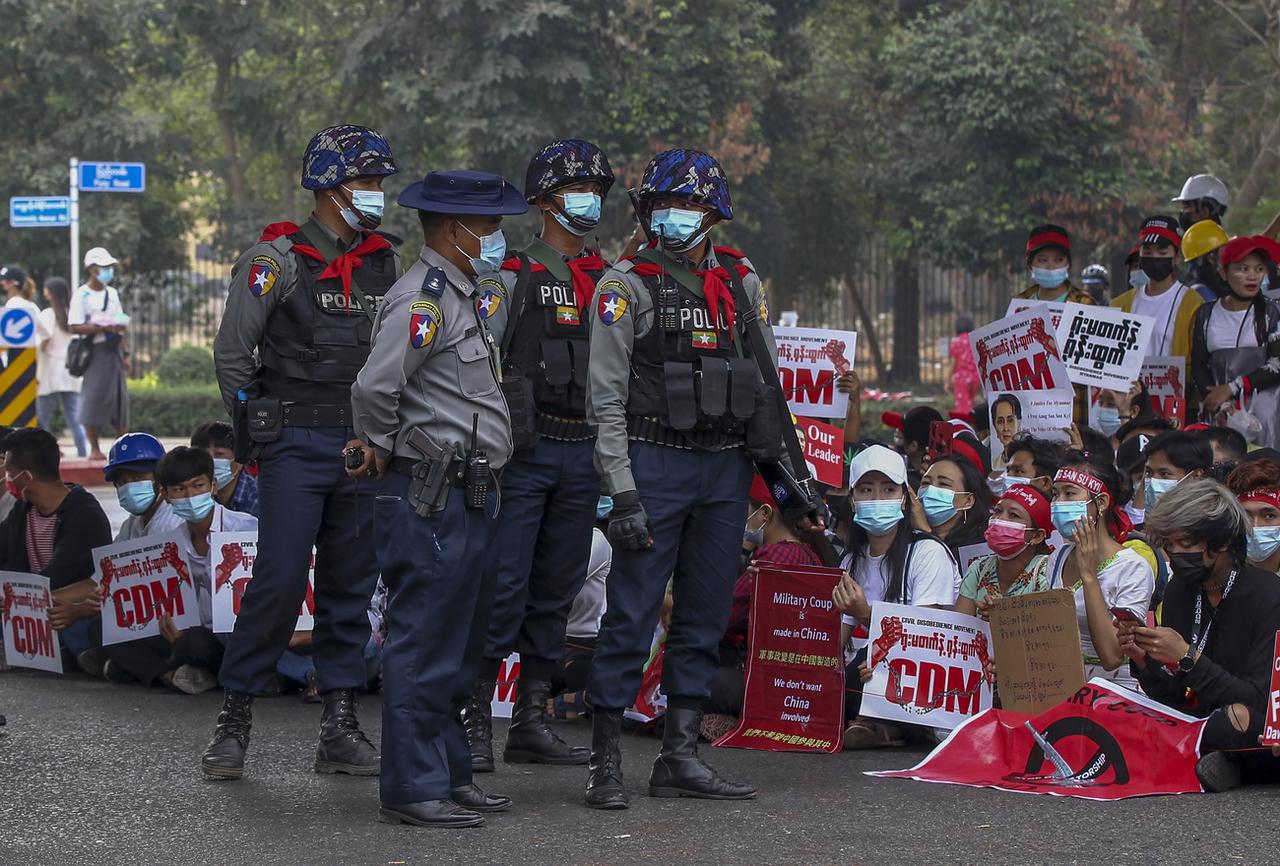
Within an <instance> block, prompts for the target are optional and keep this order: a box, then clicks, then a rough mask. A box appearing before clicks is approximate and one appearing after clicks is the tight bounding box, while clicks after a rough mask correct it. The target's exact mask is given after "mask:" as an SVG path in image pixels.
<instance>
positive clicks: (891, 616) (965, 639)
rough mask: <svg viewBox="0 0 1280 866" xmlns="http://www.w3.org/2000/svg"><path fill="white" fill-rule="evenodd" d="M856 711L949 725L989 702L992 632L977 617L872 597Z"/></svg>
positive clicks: (910, 720) (945, 726) (949, 726)
mask: <svg viewBox="0 0 1280 866" xmlns="http://www.w3.org/2000/svg"><path fill="white" fill-rule="evenodd" d="M867 666H868V667H870V668H871V681H870V682H868V683H865V684H864V685H863V690H862V708H861V713H862V715H864V716H871V717H872V718H877V719H887V720H888V721H892V722H905V723H907V724H912V725H929V726H931V727H935V728H954V727H956V726H957V725H959V724H961V723H962V722H964V721H966V720H967V719H970V718H972V717H973V716H976V715H978V713H981V712H982V711H984V710H987V709H989V708H990V707H991V685H992V673H991V630H990V629H989V628H988V627H987V624H986V623H985V622H983V621H982V620H980V619H978V618H977V617H975V616H965V615H963V614H959V613H953V612H951V611H949V610H936V609H934V608H929V607H910V606H908V605H904V604H890V603H888V602H883V601H881V602H876V603H875V604H874V605H872V608H871V636H870V642H869V644H868V650H867Z"/></svg>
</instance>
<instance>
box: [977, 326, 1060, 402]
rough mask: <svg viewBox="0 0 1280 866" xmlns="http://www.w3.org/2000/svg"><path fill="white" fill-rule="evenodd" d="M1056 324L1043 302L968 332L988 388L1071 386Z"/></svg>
mask: <svg viewBox="0 0 1280 866" xmlns="http://www.w3.org/2000/svg"><path fill="white" fill-rule="evenodd" d="M1053 334H1054V331H1053V325H1052V323H1051V322H1050V321H1049V318H1048V315H1047V311H1046V310H1045V309H1044V306H1043V305H1040V306H1036V307H1032V308H1031V309H1029V310H1024V311H1023V312H1021V313H1018V314H1017V315H1016V316H1011V317H1006V318H1003V319H998V320H996V321H994V322H992V323H991V324H989V325H983V326H982V327H981V328H977V329H976V330H974V331H973V332H972V333H970V334H969V342H970V344H971V345H972V347H973V358H974V361H975V362H976V363H977V365H978V378H979V380H980V381H981V382H982V388H983V390H984V391H987V392H1001V391H1048V390H1053V389H1067V390H1070V388H1071V382H1070V380H1069V379H1068V377H1067V368H1066V366H1065V365H1064V364H1063V363H1062V358H1061V357H1059V355H1058V344H1057V342H1056V341H1055V340H1054V336H1053Z"/></svg>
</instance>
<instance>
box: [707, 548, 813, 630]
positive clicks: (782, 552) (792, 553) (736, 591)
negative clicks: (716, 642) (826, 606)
mask: <svg viewBox="0 0 1280 866" xmlns="http://www.w3.org/2000/svg"><path fill="white" fill-rule="evenodd" d="M753 558H754V559H755V560H757V561H759V562H772V563H775V564H777V565H822V561H821V560H819V559H818V555H817V554H816V553H814V552H813V548H811V547H810V546H809V545H807V544H801V543H800V542H798V541H778V542H775V543H773V544H764V545H761V546H760V547H759V548H758V549H757V550H756V553H755V556H754V557H753ZM755 590H756V576H755V575H754V574H752V573H751V572H750V571H745V572H743V573H742V576H741V577H739V578H738V581H737V583H735V584H734V585H733V603H732V604H731V605H730V606H729V627H728V628H726V629H725V631H724V639H725V640H727V641H728V642H729V643H731V644H733V645H734V646H740V647H745V646H746V645H747V628H748V626H749V625H750V623H751V596H752V595H753V594H754V593H755Z"/></svg>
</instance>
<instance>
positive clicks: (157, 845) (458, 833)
mask: <svg viewBox="0 0 1280 866" xmlns="http://www.w3.org/2000/svg"><path fill="white" fill-rule="evenodd" d="M219 700H220V698H219V697H218V696H217V695H216V694H208V695H202V696H200V697H194V698H193V697H187V696H183V695H178V694H167V693H163V692H160V691H158V690H144V689H141V688H124V687H117V686H111V685H108V684H106V683H104V682H101V681H98V682H94V681H91V680H89V679H87V678H84V677H79V676H69V677H65V678H62V679H57V678H54V677H49V676H46V675H40V674H33V673H29V672H19V671H11V672H8V673H0V712H3V713H4V714H6V715H7V716H8V720H9V724H8V727H7V729H0V730H5V731H7V735H6V736H3V737H0V785H2V786H3V793H2V794H0V864H4V866H10V864H27V863H30V864H41V866H63V864H67V866H70V864H76V866H97V864H111V866H114V864H122V866H123V864H130V866H133V864H166V866H168V864H237V866H256V864H306V866H328V864H359V866H366V864H370V866H384V864H386V866H390V864H402V863H403V864H406V866H419V864H453V863H468V864H490V863H493V864H499V863H501V864H516V866H534V864H543V863H546V864H553V863H554V864H628V866H638V864H650V863H661V864H681V863H706V864H712V863H714V864H730V863H743V864H828V863H830V864H842V866H848V864H897V863H915V864H936V863H991V864H1003V863H1015V862H1016V863H1107V864H1111V863H1150V862H1165V863H1171V864H1172V863H1190V862H1200V863H1206V862H1207V863H1276V862H1280V854H1277V852H1276V850H1275V828H1276V811H1277V805H1280V802H1278V800H1277V797H1278V795H1280V789H1263V790H1253V791H1245V792H1233V793H1230V794H1224V795H1217V796H1210V795H1197V796H1185V797H1162V798H1151V799H1145V800H1129V801H1123V802H1117V803H1110V804H1105V803H1090V802H1085V801H1080V800H1063V799H1055V798H1050V797H1040V796H1030V795H1019V794H1007V793H1000V792H995V791H985V790H977V789H969V788H959V787H953V786H948V785H928V784H923V783H920V782H909V781H901V780H893V779H874V778H869V777H867V776H864V775H862V774H861V771H863V770H869V769H886V768H891V767H895V768H896V767H904V766H910V765H911V764H914V763H915V762H916V761H918V760H919V758H920V756H921V753H920V752H909V751H895V752H881V753H877V754H853V753H844V754H840V755H796V754H769V753H762V752H745V751H737V750H731V749H710V748H708V747H704V750H705V751H706V752H707V753H709V757H710V760H711V761H712V762H714V764H715V765H716V766H717V767H718V768H720V769H722V770H723V771H725V772H726V773H727V774H730V775H732V776H733V777H735V778H739V779H744V780H750V781H751V782H753V783H755V784H757V785H758V786H759V787H760V789H761V795H760V797H759V799H757V800H755V801H753V802H748V803H710V802H699V801H691V800H651V799H649V798H648V797H645V796H642V795H641V793H640V789H641V787H642V785H641V784H640V783H642V782H643V781H644V780H645V779H646V778H647V775H648V765H649V762H650V761H651V760H652V756H653V755H654V754H655V753H656V751H657V745H658V744H657V741H656V740H653V739H651V738H641V737H627V738H626V740H625V743H624V751H625V758H624V766H625V767H626V769H627V770H628V771H629V774H630V779H631V782H632V794H633V800H632V808H631V809H630V810H629V811H627V812H622V813H617V812H614V813H600V812H593V811H591V810H588V809H586V808H584V807H583V806H582V805H581V801H580V797H581V788H582V782H583V771H582V769H581V768H536V769H533V770H530V769H529V768H527V767H523V768H522V767H501V766H500V768H499V772H498V773H496V774H492V775H489V776H484V777H480V778H481V782H482V784H483V785H485V786H487V787H489V788H490V789H492V790H494V791H499V792H502V793H505V794H509V795H511V796H512V797H514V798H516V801H517V806H516V808H515V810H514V811H512V812H510V813H507V814H504V815H497V816H493V817H491V818H490V819H489V822H488V824H487V825H486V826H485V827H483V828H480V829H476V830H450V831H443V830H419V829H413V828H408V827H392V826H388V825H384V824H379V823H377V821H376V798H377V784H376V780H372V779H353V778H346V777H331V776H323V777H322V776H317V775H316V774H314V773H313V772H311V769H310V761H311V757H312V750H313V748H314V740H313V737H314V735H315V730H316V723H317V719H318V714H319V708H318V707H316V706H314V705H303V704H300V703H298V702H297V700H296V699H295V698H275V699H270V700H260V701H258V703H257V705H256V707H255V720H254V721H255V725H254V742H253V746H252V748H251V751H250V759H251V764H250V767H249V775H248V776H247V777H246V778H245V779H244V780H243V781H240V782H206V781H204V780H203V779H202V778H201V776H200V774H199V772H198V771H197V769H196V766H195V760H196V756H197V755H198V754H199V752H200V750H201V749H202V748H203V746H204V743H205V742H206V740H207V738H208V734H209V728H210V722H211V720H212V719H213V716H214V714H215V713H216V711H217V706H218V703H219ZM370 703H371V704H372V706H369V707H367V708H366V709H365V710H364V716H365V719H366V721H367V724H368V727H370V728H371V729H372V730H374V731H376V730H377V724H378V721H377V720H378V707H377V702H376V699H371V700H370ZM562 733H563V735H564V736H565V737H566V739H568V740H570V741H572V742H575V743H582V744H586V743H587V742H588V740H589V730H588V728H587V726H586V725H585V724H567V725H564V726H563V727H562ZM499 740H501V732H500V735H499ZM1268 837H1269V838H1268Z"/></svg>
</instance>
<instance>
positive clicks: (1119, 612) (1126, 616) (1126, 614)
mask: <svg viewBox="0 0 1280 866" xmlns="http://www.w3.org/2000/svg"><path fill="white" fill-rule="evenodd" d="M1111 615H1112V616H1113V617H1115V618H1116V619H1117V620H1119V621H1120V622H1131V623H1134V624H1135V625H1146V624H1147V620H1146V619H1145V618H1144V617H1141V616H1138V612H1137V611H1134V610H1130V609H1129V608H1127V607H1113V608H1111Z"/></svg>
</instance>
